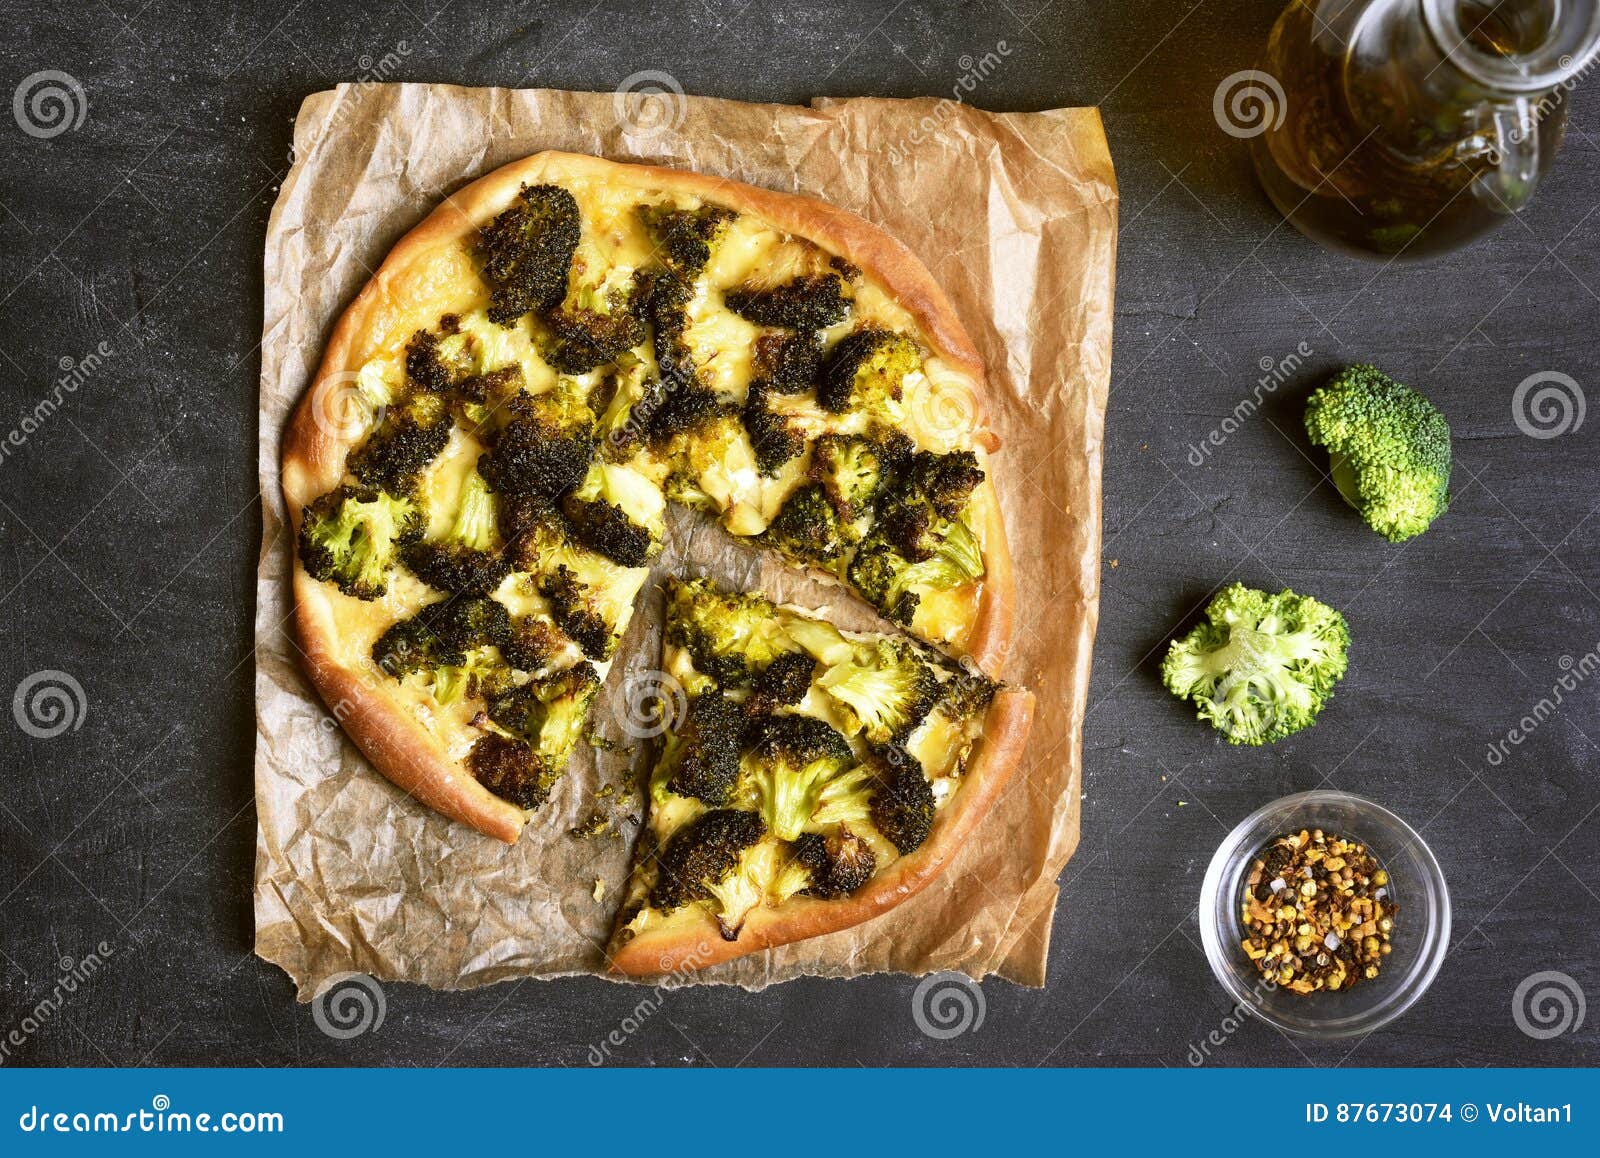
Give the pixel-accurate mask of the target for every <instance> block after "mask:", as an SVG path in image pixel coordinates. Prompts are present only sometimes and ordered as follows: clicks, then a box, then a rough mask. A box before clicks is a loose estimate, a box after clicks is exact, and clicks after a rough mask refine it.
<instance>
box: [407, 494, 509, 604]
mask: <svg viewBox="0 0 1600 1158" xmlns="http://www.w3.org/2000/svg"><path fill="white" fill-rule="evenodd" d="M497 538H498V534H497V532H496V530H495V496H494V495H492V494H491V493H489V485H488V484H487V483H486V482H484V480H483V476H482V475H480V474H479V473H478V472H477V471H472V472H470V473H469V474H468V475H467V476H466V478H465V479H464V480H463V481H462V484H461V494H460V496H459V498H458V500H457V506H456V515H455V520H454V521H453V522H452V523H451V525H450V529H449V531H447V532H446V533H445V535H444V537H443V538H440V539H432V540H428V541H426V542H421V543H414V544H412V545H411V546H409V547H407V548H406V553H405V560H406V566H408V567H410V568H411V570H412V572H413V573H414V574H415V575H416V576H417V578H419V579H421V580H422V581H423V582H424V583H427V584H429V585H430V586H433V587H437V588H439V589H440V590H442V591H452V592H456V593H458V594H462V595H487V594H489V592H491V591H493V590H494V589H495V588H496V587H498V586H500V581H501V580H502V579H504V578H505V577H506V575H507V573H508V572H509V571H510V564H509V562H508V561H507V560H506V559H505V558H503V557H502V556H501V554H500V552H499V550H498V546H499V544H498V542H497V541H496V540H497Z"/></svg>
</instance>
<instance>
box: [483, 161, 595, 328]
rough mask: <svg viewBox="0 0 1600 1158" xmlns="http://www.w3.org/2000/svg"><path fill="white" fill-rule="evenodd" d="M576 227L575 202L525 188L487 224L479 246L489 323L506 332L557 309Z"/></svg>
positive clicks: (558, 192)
mask: <svg viewBox="0 0 1600 1158" xmlns="http://www.w3.org/2000/svg"><path fill="white" fill-rule="evenodd" d="M579 221H580V217H579V212H578V202H577V199H576V198H575V197H573V195H572V194H571V193H568V192H567V191H566V190H565V189H563V188H561V187H560V186H559V185H533V186H528V185H524V186H523V187H522V190H521V192H519V193H518V194H517V200H516V201H515V202H514V203H513V204H512V206H511V208H509V209H507V210H505V211H504V212H502V213H501V214H500V215H499V216H498V217H496V218H495V219H494V220H493V221H491V222H490V223H489V224H488V226H487V227H486V228H485V229H484V230H483V233H482V235H481V237H480V239H479V245H480V248H481V249H482V252H483V277H484V280H485V281H487V282H488V283H489V285H490V287H491V295H490V303H489V320H490V321H492V322H497V323H499V324H500V325H502V326H507V325H510V324H512V323H513V322H515V321H516V320H517V319H518V318H520V317H521V316H522V315H523V314H526V313H530V312H532V313H543V312H545V311H547V310H553V309H555V308H556V307H557V306H558V305H560V304H561V301H562V299H563V298H565V297H566V296H567V274H568V271H570V270H571V268H572V255H573V254H574V253H575V252H576V251H577V248H578V237H579V231H580V226H579Z"/></svg>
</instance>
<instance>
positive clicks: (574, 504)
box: [561, 462, 666, 567]
mask: <svg viewBox="0 0 1600 1158" xmlns="http://www.w3.org/2000/svg"><path fill="white" fill-rule="evenodd" d="M561 509H562V511H563V513H564V514H565V515H566V517H567V522H568V524H569V525H570V526H571V528H572V536H573V538H575V539H576V540H577V541H578V542H579V543H582V544H583V545H584V546H585V547H588V548H589V549H590V550H591V551H598V552H599V553H600V554H602V555H604V556H605V557H606V558H608V559H610V560H612V561H613V562H615V563H620V564H621V565H622V566H624V567H643V566H644V565H645V564H646V563H648V562H649V561H650V560H651V559H653V558H655V556H656V555H658V554H659V553H660V551H661V540H662V536H663V535H664V534H665V533H666V514H665V512H666V501H665V500H664V499H663V498H662V496H661V492H660V491H659V490H657V489H656V486H655V484H654V483H652V482H651V481H650V480H649V479H647V478H645V477H644V476H643V475H642V474H640V473H639V472H638V471H636V470H634V469H633V468H632V467H627V466H620V465H614V464H612V463H603V462H602V463H596V464H595V465H593V466H592V467H590V468H589V473H588V476H587V477H586V478H585V479H584V482H583V485H582V486H581V487H579V488H578V489H577V490H575V491H573V492H572V493H571V494H569V495H567V496H566V497H565V498H563V499H562V500H561Z"/></svg>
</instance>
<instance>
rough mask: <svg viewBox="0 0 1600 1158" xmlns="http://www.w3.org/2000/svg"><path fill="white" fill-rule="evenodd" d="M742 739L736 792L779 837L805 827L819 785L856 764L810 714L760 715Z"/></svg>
mask: <svg viewBox="0 0 1600 1158" xmlns="http://www.w3.org/2000/svg"><path fill="white" fill-rule="evenodd" d="M745 738H746V743H747V745H748V752H747V753H746V755H745V757H744V760H743V761H742V767H743V772H742V783H741V791H742V792H743V793H744V794H745V796H746V797H747V798H750V799H753V800H754V801H755V802H756V803H758V804H759V806H760V809H761V817H762V819H763V820H765V821H766V824H767V828H768V829H770V830H771V832H772V834H773V835H774V836H777V837H779V838H781V839H783V840H793V839H795V837H797V836H799V835H800V833H801V832H803V831H804V830H805V828H806V825H808V824H809V823H810V822H811V815H812V813H813V812H815V811H816V808H817V801H818V798H819V796H820V794H821V792H822V788H823V786H824V785H825V784H827V783H828V781H830V780H832V779H833V778H835V777H836V776H839V775H840V774H841V773H843V772H845V771H846V770H847V769H848V768H850V767H851V766H852V765H853V764H854V763H855V757H854V754H853V753H852V752H851V750H850V745H849V743H848V742H846V740H845V738H844V737H843V736H841V735H840V734H839V733H838V732H836V731H834V730H833V729H832V728H830V727H829V726H828V725H827V724H825V723H823V722H822V721H821V720H818V719H815V718H813V717H811V716H799V715H791V716H760V717H757V718H756V719H754V720H752V721H751V722H750V724H749V726H748V727H747V729H746V737H745Z"/></svg>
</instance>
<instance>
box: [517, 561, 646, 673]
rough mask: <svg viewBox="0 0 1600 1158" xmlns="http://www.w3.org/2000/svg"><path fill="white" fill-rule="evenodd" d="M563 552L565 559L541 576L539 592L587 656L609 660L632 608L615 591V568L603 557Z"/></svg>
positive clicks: (551, 611) (557, 624)
mask: <svg viewBox="0 0 1600 1158" xmlns="http://www.w3.org/2000/svg"><path fill="white" fill-rule="evenodd" d="M564 554H565V561H563V562H561V563H558V564H556V567H555V570H554V571H551V572H549V573H547V574H545V575H543V576H542V577H541V578H540V580H539V593H540V594H541V595H543V596H544V597H545V599H546V600H548V601H549V603H550V614H551V616H552V617H553V618H554V619H555V621H556V626H558V627H560V628H561V630H562V631H564V632H565V633H566V634H567V637H568V638H569V639H571V640H572V641H573V642H574V643H576V644H577V645H578V648H579V650H581V651H582V652H583V654H584V655H586V656H588V657H589V658H590V659H595V660H603V659H610V658H611V654H612V653H613V652H614V651H616V649H617V644H618V642H619V641H620V639H621V628H622V624H623V620H624V617H625V616H626V615H627V613H628V610H629V609H628V606H627V604H625V603H623V602H621V601H620V600H619V599H618V597H617V595H616V593H615V585H616V579H617V575H616V573H615V568H613V567H612V566H611V565H610V564H609V563H607V562H606V561H605V560H604V559H597V558H593V557H590V558H589V559H587V560H585V559H581V558H579V557H576V556H573V555H572V554H571V553H570V552H567V553H564Z"/></svg>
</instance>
